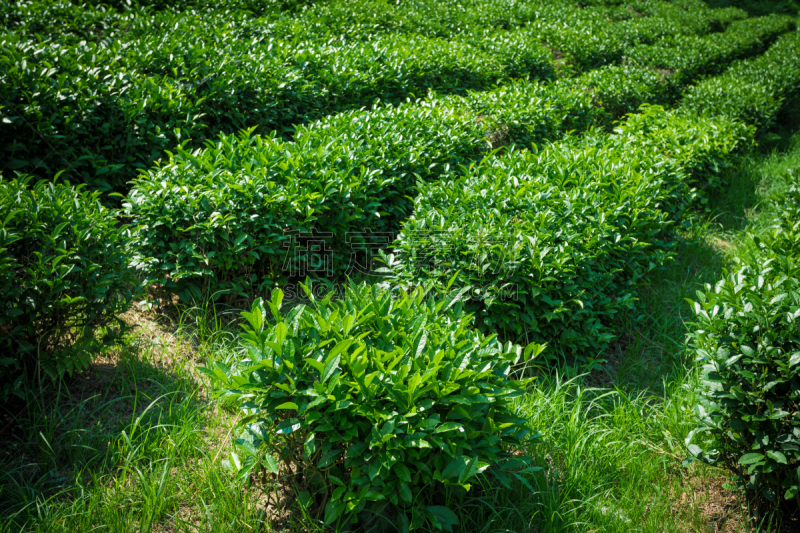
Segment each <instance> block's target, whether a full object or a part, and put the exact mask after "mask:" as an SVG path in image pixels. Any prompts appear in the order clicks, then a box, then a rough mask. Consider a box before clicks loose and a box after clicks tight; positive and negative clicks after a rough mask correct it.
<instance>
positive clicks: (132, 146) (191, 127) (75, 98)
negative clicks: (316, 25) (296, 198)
mask: <svg viewBox="0 0 800 533" xmlns="http://www.w3.org/2000/svg"><path fill="white" fill-rule="evenodd" d="M228 24H229V25H233V24H234V23H230V22H229V23H228ZM224 26H225V25H224V24H223V28H222V29H220V30H219V31H220V34H219V35H220V37H221V40H220V41H219V42H213V43H210V42H206V43H203V42H202V40H203V39H205V37H201V36H195V38H196V41H195V40H193V38H192V37H191V32H190V29H189V28H188V27H185V26H182V27H179V28H178V29H176V30H175V31H174V32H172V33H168V34H153V35H152V36H151V37H150V38H144V39H141V40H138V41H136V42H135V43H125V42H115V43H112V44H111V45H109V46H98V45H96V44H94V43H88V44H84V45H81V46H74V47H62V46H58V45H51V46H43V45H39V44H36V43H32V42H29V41H23V40H20V39H18V38H15V37H13V36H6V37H5V38H3V42H2V43H1V45H2V48H0V68H2V69H3V72H4V74H5V75H4V76H3V77H2V80H1V81H0V84H2V87H0V91H1V92H2V94H3V95H4V97H5V98H4V100H5V101H4V107H3V110H2V112H3V120H4V123H5V124H4V128H3V129H2V133H0V143H2V146H3V155H4V162H5V163H4V169H5V170H21V171H26V172H31V173H33V172H35V173H36V174H38V175H52V173H54V172H55V170H57V169H66V170H67V176H68V177H69V178H70V179H72V180H73V181H75V180H79V181H86V182H88V183H91V184H92V186H93V187H98V188H99V187H103V186H105V188H109V187H110V188H114V189H116V190H124V189H125V188H126V182H127V181H128V180H130V179H131V178H132V177H133V176H134V175H135V171H136V169H137V168H146V167H148V166H150V164H152V162H153V161H154V160H155V159H157V158H158V157H160V156H161V154H162V153H163V151H164V150H165V149H168V148H171V147H174V146H176V145H177V144H179V143H180V142H182V141H183V140H187V139H188V140H190V142H191V143H192V145H193V146H200V145H202V140H203V139H204V138H209V137H215V136H216V135H217V133H219V132H233V131H238V130H240V129H243V128H246V127H250V126H257V127H259V130H260V132H261V133H268V132H270V131H278V132H280V133H288V134H290V133H291V132H292V130H293V128H294V124H297V123H298V122H304V121H307V120H310V119H313V118H318V117H320V116H324V115H327V114H330V113H333V112H335V111H341V110H343V109H348V108H359V107H362V106H365V105H369V104H371V103H372V101H373V99H375V98H380V99H382V100H385V101H388V102H398V101H401V100H403V99H405V98H406V97H407V96H409V95H411V94H413V92H415V91H416V92H419V93H421V94H424V93H425V92H427V90H428V89H438V90H441V91H445V92H453V91H464V90H466V89H470V88H471V89H481V88H488V87H489V86H490V85H492V84H494V83H495V82H496V81H498V80H499V79H503V78H506V77H508V76H510V74H511V73H512V72H513V73H514V74H521V73H522V70H526V71H527V74H538V75H545V76H546V75H549V74H548V73H549V72H552V69H551V63H552V56H551V55H550V53H549V52H548V51H547V50H545V49H544V48H541V47H539V48H537V47H528V48H527V49H526V50H525V52H524V53H519V52H518V51H517V50H516V49H514V47H513V46H510V45H509V43H499V44H498V43H494V45H493V46H494V48H496V49H497V48H501V49H503V50H505V51H506V52H507V53H508V56H506V57H505V58H504V57H503V56H501V55H499V54H498V53H496V52H498V51H499V50H495V51H494V52H491V53H490V52H486V51H483V50H481V49H479V48H475V47H469V46H466V45H464V44H462V43H458V44H456V43H450V42H447V41H444V40H441V39H431V38H428V37H422V36H404V35H388V36H383V37H379V38H376V39H374V40H372V41H369V42H361V41H355V42H331V43H319V42H317V43H289V42H285V43H282V42H277V41H275V42H258V40H257V39H255V40H245V39H240V38H238V37H236V36H235V35H234V34H233V33H234V32H232V33H231V35H230V36H228V34H227V33H226V30H225V27H224ZM201 28H202V26H201ZM187 33H189V35H187ZM510 44H512V45H513V43H510ZM273 45H274V46H273ZM503 60H507V63H505V64H504V63H503Z"/></svg>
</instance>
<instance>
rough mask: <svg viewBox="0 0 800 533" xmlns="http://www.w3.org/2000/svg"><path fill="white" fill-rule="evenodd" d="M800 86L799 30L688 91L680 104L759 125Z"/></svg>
mask: <svg viewBox="0 0 800 533" xmlns="http://www.w3.org/2000/svg"><path fill="white" fill-rule="evenodd" d="M798 90H800V32H797V31H795V32H792V33H789V34H787V35H784V36H783V37H781V38H780V39H779V40H778V41H777V42H776V43H775V44H774V45H773V46H772V47H771V48H770V49H769V50H767V52H766V53H764V54H763V55H761V56H758V57H755V58H753V59H750V60H746V61H741V62H739V63H737V64H735V65H733V66H732V67H731V68H730V69H728V70H727V71H726V72H725V74H723V75H721V76H719V77H716V78H709V79H707V80H704V81H703V82H702V83H699V84H698V85H697V86H695V87H692V88H690V89H689V90H688V91H687V95H686V97H685V98H684V99H683V102H682V106H683V107H684V108H686V109H687V110H691V111H694V112H701V113H706V114H709V115H725V116H728V117H732V118H736V119H739V120H743V121H745V122H747V123H749V124H754V125H756V126H759V127H762V128H763V127H767V126H769V125H770V124H771V123H772V121H773V120H774V119H775V116H776V115H777V113H778V111H780V109H781V108H782V107H783V105H784V103H785V102H786V100H787V98H789V96H790V95H791V94H793V93H794V92H796V91H798Z"/></svg>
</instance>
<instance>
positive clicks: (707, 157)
mask: <svg viewBox="0 0 800 533" xmlns="http://www.w3.org/2000/svg"><path fill="white" fill-rule="evenodd" d="M745 134H746V128H744V126H742V125H739V124H736V123H733V122H729V121H725V120H710V119H703V118H699V117H695V118H694V119H687V118H686V117H684V116H682V115H680V114H677V113H674V112H673V113H665V112H663V111H661V110H660V109H659V108H650V109H647V110H645V111H644V113H643V114H642V115H641V116H639V117H633V118H632V120H631V122H630V123H626V124H624V125H623V126H622V127H621V128H620V130H619V131H618V132H617V134H616V135H612V136H610V137H605V136H597V137H595V136H590V137H589V138H588V139H587V140H585V141H582V142H577V141H566V142H563V143H557V144H554V145H550V146H548V147H546V148H544V149H542V150H541V151H539V152H537V153H529V152H512V153H510V154H508V155H506V156H503V157H499V158H492V159H487V160H486V161H485V162H484V163H482V164H481V165H478V166H476V167H474V168H472V169H470V171H469V172H468V173H467V174H466V175H465V176H463V177H458V178H449V179H443V180H441V181H439V182H436V183H431V184H428V185H423V186H421V190H420V193H419V195H418V197H417V199H416V200H415V204H414V213H413V214H412V215H411V217H410V218H409V219H408V220H407V221H406V222H405V223H404V225H403V228H402V231H401V233H400V236H399V237H398V239H397V241H395V243H394V253H395V255H394V256H393V257H390V258H389V260H388V263H389V265H388V266H389V269H390V271H391V272H393V274H394V277H395V278H396V279H397V280H399V281H401V282H403V283H408V284H412V285H413V284H416V283H423V284H424V283H426V282H430V281H431V280H433V281H434V282H435V283H436V284H439V285H441V284H446V283H447V281H448V280H449V279H450V278H451V277H453V276H455V275H456V274H458V280H457V281H456V282H455V285H454V286H455V287H462V288H465V289H467V290H468V291H469V294H470V295H471V299H470V303H469V306H468V309H469V310H470V311H473V312H475V313H476V316H477V317H478V319H479V323H480V324H481V325H482V327H485V328H486V329H488V330H493V331H502V332H503V333H504V334H505V335H506V336H507V337H508V338H522V337H525V338H528V339H530V340H533V341H535V342H542V343H543V342H547V343H550V346H551V350H550V352H551V353H554V354H559V355H564V356H569V357H572V356H576V357H585V356H591V357H593V356H595V355H597V354H600V353H602V352H603V350H605V349H606V348H607V347H608V345H609V343H610V342H611V340H612V339H613V333H612V332H613V324H614V321H615V320H616V319H617V316H618V315H619V314H620V313H623V312H627V311H629V310H630V309H632V308H633V305H634V300H635V294H636V293H635V286H636V283H637V281H638V279H639V278H640V277H641V276H642V275H643V274H644V273H645V272H647V271H648V270H650V269H652V268H654V267H655V266H657V265H659V264H661V263H662V262H663V261H664V260H665V258H666V257H668V256H669V255H670V251H669V249H670V247H671V245H670V239H669V238H668V236H669V230H670V228H671V226H672V224H673V221H674V220H676V219H679V218H680V214H681V212H682V211H683V209H685V207H686V206H687V205H688V203H689V202H691V200H692V196H693V195H694V192H693V189H692V185H693V182H692V180H693V179H692V177H691V172H692V171H697V170H700V169H701V168H702V167H703V166H704V163H706V162H709V161H714V160H717V159H720V158H723V157H724V156H725V154H727V153H728V152H730V151H731V150H733V149H735V148H736V147H737V146H738V145H739V144H740V143H741V141H742V140H743V139H744V138H745V137H746V135H745ZM631 147H636V148H635V149H632V148H631ZM694 179H697V178H694ZM441 286H445V285H441Z"/></svg>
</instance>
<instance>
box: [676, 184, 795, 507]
mask: <svg viewBox="0 0 800 533" xmlns="http://www.w3.org/2000/svg"><path fill="white" fill-rule="evenodd" d="M776 222H777V224H776V226H775V227H774V228H773V229H772V230H771V231H770V232H768V233H767V234H766V235H764V236H763V237H762V238H757V237H756V238H754V241H755V242H754V244H755V246H754V247H753V248H754V250H755V252H754V253H753V254H752V255H750V256H745V257H744V258H743V259H740V260H739V265H738V268H737V269H736V270H735V271H733V272H731V273H729V274H727V275H726V276H725V277H724V278H723V279H721V280H720V281H719V282H717V283H716V284H715V285H714V286H713V287H712V286H711V285H707V286H706V289H705V291H698V293H697V297H698V301H696V302H695V301H691V300H690V304H691V305H692V306H693V308H694V311H695V320H694V323H693V324H691V326H692V328H693V330H692V333H691V335H690V337H691V340H692V350H693V352H694V354H695V356H696V359H697V361H698V363H700V364H701V365H702V376H701V380H700V384H699V387H698V390H697V395H698V404H697V406H696V407H695V412H696V415H697V420H698V426H697V428H696V429H695V430H694V431H693V432H692V433H690V435H689V437H688V438H687V439H686V444H687V446H688V448H689V452H690V453H691V454H692V455H693V456H694V457H695V458H696V459H699V460H702V461H705V462H707V463H711V464H721V465H724V466H725V468H727V470H728V471H729V472H731V473H732V474H733V482H734V486H735V488H738V489H743V490H745V491H747V492H749V493H750V495H751V496H755V497H756V498H757V499H758V500H760V501H762V502H764V501H765V500H766V502H768V503H770V504H772V505H775V504H777V503H778V502H780V501H781V500H789V502H788V505H789V506H790V507H795V508H796V507H797V506H798V505H800V478H798V476H797V474H798V471H797V464H798V461H800V422H798V421H797V416H796V414H797V411H798V410H800V366H798V364H799V363H800V325H798V318H800V283H799V282H798V279H800V276H799V274H800V269H798V262H797V259H798V257H800V189H798V188H797V187H792V188H790V189H789V191H788V192H787V193H786V194H785V196H784V202H783V205H782V206H781V210H780V214H779V217H778V220H777V221H776Z"/></svg>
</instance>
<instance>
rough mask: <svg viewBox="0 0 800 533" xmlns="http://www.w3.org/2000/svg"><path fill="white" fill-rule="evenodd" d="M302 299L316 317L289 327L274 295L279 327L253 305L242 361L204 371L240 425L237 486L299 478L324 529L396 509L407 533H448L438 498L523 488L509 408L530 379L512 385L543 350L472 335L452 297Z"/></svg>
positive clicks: (296, 312) (450, 516) (517, 432)
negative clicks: (440, 532)
mask: <svg viewBox="0 0 800 533" xmlns="http://www.w3.org/2000/svg"><path fill="white" fill-rule="evenodd" d="M304 287H305V288H306V290H307V295H308V297H309V298H310V300H311V301H310V304H309V305H308V306H305V305H301V306H298V307H295V308H293V309H292V310H291V311H290V312H289V313H288V314H286V315H285V316H284V315H283V314H282V312H281V311H280V307H281V301H282V297H283V294H282V293H281V292H280V291H279V290H276V291H274V292H273V295H272V301H271V302H267V305H268V306H269V309H270V311H271V313H272V315H273V318H274V323H273V324H269V323H268V322H267V314H266V311H265V309H264V304H263V303H262V302H261V301H258V302H256V304H255V305H253V308H252V311H251V312H250V313H243V316H244V317H245V318H246V319H247V321H248V323H247V324H245V325H244V326H243V327H244V330H245V332H244V334H243V336H242V338H243V341H244V343H245V347H246V352H245V359H244V360H243V361H242V362H241V363H239V364H237V365H236V366H235V367H234V368H232V369H230V368H228V367H226V366H224V365H222V364H217V365H216V366H215V367H214V368H212V369H206V372H207V373H208V374H210V375H211V376H212V377H213V378H215V379H217V380H219V381H221V382H222V383H223V385H224V387H225V388H224V389H222V390H221V391H219V392H220V394H221V395H222V396H224V397H227V398H230V399H233V400H235V401H236V403H237V404H238V405H240V407H241V408H242V410H243V411H244V414H245V416H244V418H243V419H242V421H241V425H242V426H243V432H242V435H241V438H239V439H237V440H236V441H235V442H236V445H237V452H238V453H237V454H234V455H233V456H232V459H233V464H234V466H235V468H236V469H237V470H238V471H239V475H240V476H242V477H247V476H248V475H249V474H250V473H251V472H253V471H254V470H260V469H262V468H266V469H267V470H269V471H272V472H280V473H281V474H283V475H286V476H291V477H290V479H291V481H292V482H293V483H294V486H295V487H296V491H297V494H296V495H297V496H298V499H299V500H300V501H301V502H304V503H305V504H306V505H307V506H308V507H309V508H310V510H311V512H312V514H313V515H315V516H317V517H321V518H323V519H324V521H325V523H326V524H334V523H337V522H340V523H341V522H347V521H350V522H355V521H356V520H357V519H358V515H359V513H362V512H365V511H366V512H368V513H369V512H372V513H375V514H381V511H380V509H381V508H382V507H383V506H384V505H385V504H386V503H387V502H388V503H389V504H391V505H390V509H392V510H393V512H390V513H387V512H385V511H384V512H383V513H382V514H385V515H390V516H391V515H394V517H393V522H394V525H395V527H397V529H398V530H400V531H407V530H409V529H416V528H419V527H421V526H423V525H424V523H425V522H427V521H429V522H431V523H432V524H433V525H434V526H435V527H437V528H444V529H445V530H448V531H449V530H450V529H451V527H452V525H454V524H455V523H457V517H456V516H455V514H454V513H453V512H452V511H451V510H449V509H447V508H446V507H444V506H443V505H441V504H442V502H441V501H440V498H437V496H436V495H437V494H440V493H441V488H442V487H448V486H460V487H463V488H465V489H469V487H470V481H472V480H473V478H474V477H475V476H477V475H478V474H480V473H481V472H484V471H487V469H490V470H489V471H490V472H493V473H495V474H496V475H497V476H498V477H499V478H500V480H501V481H503V482H504V483H508V478H509V477H516V478H518V479H520V480H523V481H524V482H525V483H527V481H525V478H524V474H525V471H526V470H524V469H520V468H519V466H520V465H522V466H524V465H525V460H524V459H523V458H521V457H519V456H517V455H514V454H515V452H516V451H518V450H520V449H524V446H525V445H526V443H527V442H529V440H530V439H532V438H535V435H534V434H532V430H531V428H529V427H528V425H527V423H526V421H525V420H524V419H523V418H521V417H520V416H519V415H518V413H517V410H516V408H515V406H514V398H516V397H518V396H520V395H521V394H524V392H525V390H526V387H527V386H528V384H529V383H530V379H522V380H517V379H514V378H513V376H514V374H515V371H516V370H518V369H519V365H520V364H522V363H524V359H525V358H526V357H528V358H529V357H531V356H535V355H537V354H538V353H539V352H540V351H541V349H542V347H540V346H537V345H530V346H529V347H528V348H526V349H525V350H524V354H523V350H522V348H521V347H519V346H514V345H511V344H506V345H502V344H500V343H498V341H497V340H496V339H495V338H494V336H489V337H485V336H483V335H481V334H480V333H477V332H475V331H474V330H473V329H472V328H471V317H470V316H469V315H467V314H464V313H463V311H462V305H461V303H460V302H458V298H457V295H455V294H453V295H451V296H450V297H449V298H447V299H442V300H435V299H433V298H428V297H427V296H426V294H425V293H424V291H422V290H421V289H418V290H415V291H414V292H412V293H404V292H398V291H396V290H394V291H393V290H388V289H378V288H377V287H375V286H372V287H370V286H361V287H359V286H356V285H351V286H350V287H349V289H348V291H347V293H346V295H345V297H344V299H342V300H340V301H336V300H332V296H333V293H331V294H328V295H327V296H326V297H325V298H324V299H321V300H318V299H315V298H314V290H313V288H311V287H307V286H304ZM240 455H241V456H240ZM531 469H536V467H529V468H528V470H531ZM431 485H432V486H433V487H434V490H429V489H426V490H423V488H424V487H430V486H431ZM437 489H438V490H437ZM362 516H363V515H362Z"/></svg>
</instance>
